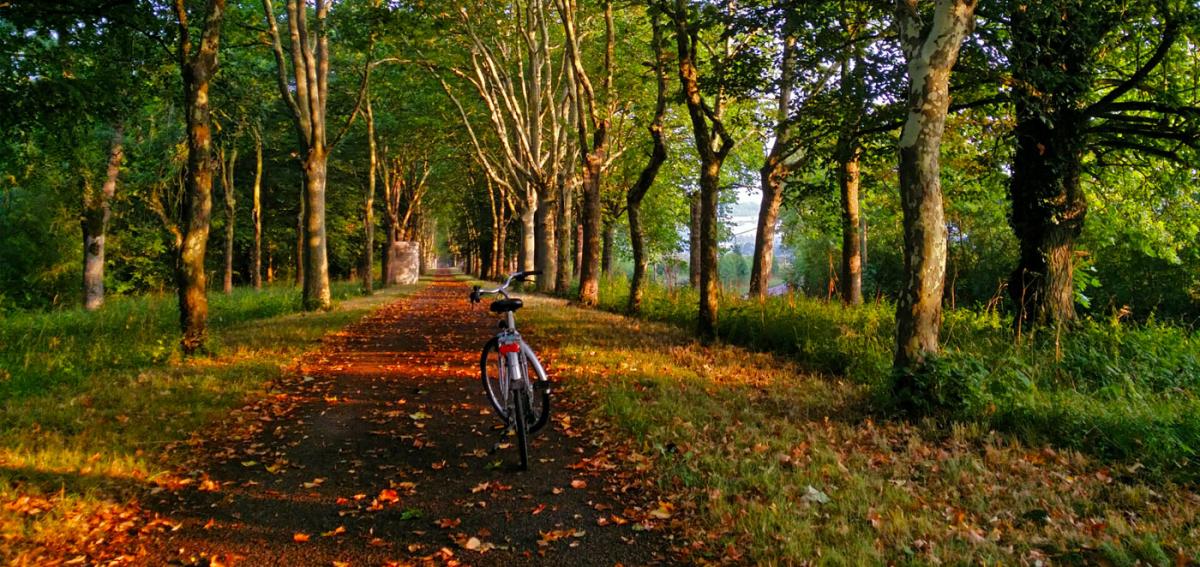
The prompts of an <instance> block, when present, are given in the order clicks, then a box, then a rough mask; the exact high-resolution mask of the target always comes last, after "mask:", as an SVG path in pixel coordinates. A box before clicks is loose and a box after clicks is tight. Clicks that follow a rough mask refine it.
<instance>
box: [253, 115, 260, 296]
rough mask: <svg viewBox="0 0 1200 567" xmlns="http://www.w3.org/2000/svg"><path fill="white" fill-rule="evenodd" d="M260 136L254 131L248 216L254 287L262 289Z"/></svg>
mask: <svg viewBox="0 0 1200 567" xmlns="http://www.w3.org/2000/svg"><path fill="white" fill-rule="evenodd" d="M262 170H263V148H262V136H261V135H260V134H259V133H258V132H257V130H256V131H255V133H254V208H253V210H251V211H250V216H251V218H252V220H253V222H254V258H253V263H254V273H253V274H252V277H253V279H254V289H262V285H263V278H262Z"/></svg>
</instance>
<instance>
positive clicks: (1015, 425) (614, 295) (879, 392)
mask: <svg viewBox="0 0 1200 567" xmlns="http://www.w3.org/2000/svg"><path fill="white" fill-rule="evenodd" d="M600 296H601V307H602V308H604V309H607V310H610V311H615V312H622V311H624V310H625V305H626V301H627V297H628V283H627V282H626V281H624V280H623V279H614V280H608V281H605V282H603V283H602V288H601V294H600ZM697 299H698V298H697V296H696V292H695V291H693V290H691V289H687V288H684V289H673V290H669V289H665V288H662V287H659V286H653V285H652V286H649V287H647V289H646V293H645V296H644V300H643V307H642V312H641V316H642V317H644V318H646V319H650V320H655V321H664V322H670V323H673V324H675V325H678V326H680V327H684V328H688V329H691V328H693V327H694V326H695V322H696V305H697ZM894 309H895V308H894V306H893V305H891V304H889V303H887V302H881V303H876V304H868V305H863V306H861V307H856V308H846V307H843V306H842V305H840V304H838V303H836V302H825V301H822V300H819V299H814V298H810V297H806V296H800V295H788V296H783V297H775V298H770V299H767V300H765V301H762V302H759V301H756V300H755V301H751V300H745V299H740V298H733V297H729V296H728V295H727V296H725V297H723V298H722V300H721V310H720V312H719V315H718V325H717V328H718V335H719V337H720V338H721V340H723V341H725V342H728V343H731V344H737V345H741V346H745V347H748V348H751V349H754V350H759V351H764V352H773V353H777V354H782V355H786V356H789V357H791V358H792V359H794V360H796V361H797V362H798V363H799V364H801V365H802V366H803V367H805V368H806V369H809V370H812V371H816V372H821V373H827V374H831V375H834V376H839V377H840V376H844V377H846V378H848V379H850V380H852V381H854V382H856V383H859V384H863V385H865V386H867V387H868V388H869V389H870V390H871V391H872V393H873V395H872V398H873V401H874V404H873V405H874V407H875V408H876V409H877V410H878V411H882V412H885V413H886V412H892V411H895V410H896V409H897V408H899V407H903V408H905V409H907V410H908V411H910V412H911V413H914V414H916V415H931V416H935V417H938V418H941V419H950V420H956V421H960V422H979V423H982V424H985V425H987V426H990V427H994V428H997V429H999V430H1002V431H1006V432H1010V433H1013V434H1015V435H1017V436H1018V437H1020V438H1022V439H1025V440H1027V441H1032V442H1039V443H1040V442H1045V443H1051V444H1053V445H1056V446H1059V447H1069V448H1072V449H1078V450H1081V451H1086V452H1089V453H1092V454H1095V455H1098V456H1101V457H1104V458H1107V459H1112V460H1116V461H1122V462H1125V463H1127V464H1135V463H1136V464H1137V466H1139V467H1144V468H1145V469H1146V470H1147V471H1148V472H1151V473H1153V474H1156V475H1157V474H1161V475H1168V476H1171V477H1174V478H1178V479H1183V480H1197V479H1200V455H1198V454H1197V452H1198V451H1200V337H1197V336H1196V335H1195V334H1194V333H1189V332H1188V331H1186V330H1184V329H1181V328H1179V327H1174V326H1170V325H1166V324H1161V323H1157V322H1154V321H1150V322H1147V323H1144V324H1136V325H1135V324H1123V323H1121V322H1119V321H1117V320H1115V319H1114V320H1111V321H1085V322H1082V323H1080V324H1079V325H1078V326H1076V327H1075V328H1072V329H1070V330H1069V331H1064V332H1061V333H1056V332H1054V331H1053V330H1047V331H1041V332H1038V333H1034V334H1029V333H1026V334H1025V335H1024V336H1023V337H1021V338H1020V340H1017V339H1016V338H1015V337H1014V336H1013V333H1012V332H1011V330H1010V328H1009V327H1008V324H1007V321H1004V320H1002V319H1001V317H1000V316H999V315H997V314H995V313H979V312H975V311H970V310H965V309H959V310H951V311H947V312H946V315H945V325H944V328H943V333H942V338H943V344H944V352H943V353H942V355H941V356H940V357H939V358H937V359H936V360H934V361H933V362H932V363H931V364H930V365H928V366H927V367H926V368H925V370H924V372H922V373H921V374H919V375H917V376H912V377H906V380H905V381H904V382H897V381H896V378H893V377H892V375H891V361H892V355H893V349H894V333H895V317H894Z"/></svg>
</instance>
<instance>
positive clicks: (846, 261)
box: [838, 142, 863, 305]
mask: <svg viewBox="0 0 1200 567" xmlns="http://www.w3.org/2000/svg"><path fill="white" fill-rule="evenodd" d="M850 144H851V147H847V148H844V150H843V151H840V152H839V153H838V162H839V164H838V166H839V167H838V182H839V184H840V185H841V188H842V290H841V291H842V303H845V304H846V305H862V302H863V296H862V252H861V248H860V244H861V240H860V238H859V233H858V228H859V198H858V188H859V167H858V160H859V156H860V155H861V151H860V149H859V148H858V146H857V144H854V143H853V142H850Z"/></svg>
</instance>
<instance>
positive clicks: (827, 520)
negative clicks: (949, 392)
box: [522, 292, 1200, 565]
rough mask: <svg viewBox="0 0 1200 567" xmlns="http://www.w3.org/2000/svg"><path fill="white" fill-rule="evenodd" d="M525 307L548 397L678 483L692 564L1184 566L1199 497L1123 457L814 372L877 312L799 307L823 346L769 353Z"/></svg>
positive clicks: (596, 315)
mask: <svg viewBox="0 0 1200 567" xmlns="http://www.w3.org/2000/svg"><path fill="white" fill-rule="evenodd" d="M655 293H659V292H655ZM609 297H610V298H611V297H612V296H611V295H609ZM676 297H677V298H678V297H682V295H677V296H676ZM527 305H528V307H527V308H526V309H525V310H523V311H522V317H523V319H522V322H523V324H524V325H525V327H524V328H525V331H526V333H527V334H529V335H531V340H533V341H535V342H536V343H537V344H539V345H548V344H554V345H555V346H556V347H557V348H556V350H555V352H554V353H553V356H551V357H549V358H552V360H553V362H552V366H553V368H554V369H555V371H556V374H557V378H556V379H558V380H561V381H562V383H563V391H564V394H563V395H564V396H569V397H574V398H580V399H587V400H591V401H592V402H593V403H592V404H591V405H592V406H593V408H594V409H593V415H592V416H591V417H592V418H593V421H594V422H598V423H603V424H608V426H609V427H610V428H611V429H612V430H613V433H614V434H615V435H617V436H619V437H624V438H632V439H633V440H634V450H636V451H638V452H641V453H644V454H647V455H649V456H651V457H653V458H654V462H655V465H656V466H655V469H654V470H655V471H656V472H657V475H658V476H659V478H660V481H661V483H662V485H663V488H664V489H665V492H666V493H668V494H671V493H677V492H682V494H683V495H684V498H683V502H686V503H687V505H686V506H685V508H690V509H691V510H692V511H693V513H694V514H695V517H696V518H698V519H699V523H698V526H697V527H696V528H695V529H694V532H695V533H690V534H688V536H687V538H686V539H687V540H688V541H715V542H716V543H715V544H713V545H709V546H708V547H707V548H706V549H705V551H704V552H702V553H703V554H704V555H706V556H707V559H719V556H725V558H726V559H731V560H732V559H736V561H737V562H738V563H742V564H767V565H775V564H778V565H787V564H801V563H808V562H811V563H814V564H827V565H873V564H902V565H919V564H950V565H961V564H1019V563H1024V564H1033V563H1035V562H1037V561H1043V562H1053V563H1059V564H1068V565H1071V564H1078V565H1082V564H1116V565H1133V564H1136V563H1137V562H1139V561H1140V562H1141V563H1142V564H1152V565H1167V564H1172V563H1175V562H1177V561H1180V562H1187V561H1197V560H1200V555H1197V550H1198V549H1200V506H1198V505H1197V503H1198V502H1200V496H1197V495H1196V494H1195V493H1193V492H1191V491H1190V490H1189V489H1187V488H1184V487H1180V486H1178V485H1175V484H1172V482H1171V481H1170V480H1166V481H1161V480H1154V481H1149V483H1147V482H1148V481H1146V480H1145V479H1143V478H1142V477H1141V476H1140V472H1141V471H1139V470H1137V469H1136V468H1135V467H1131V466H1125V465H1121V466H1114V465H1109V464H1105V463H1104V462H1103V461H1102V460H1097V459H1096V458H1094V457H1091V456H1089V455H1087V454H1085V453H1081V452H1077V451H1073V450H1062V449H1058V450H1056V449H1051V448H1049V447H1046V446H1042V445H1039V444H1031V443H1026V442H1023V441H1020V440H1017V439H1014V438H1013V437H1012V436H1009V435H1003V434H999V433H995V432H993V431H992V430H991V428H990V426H989V424H988V423H987V422H965V423H959V424H953V425H950V424H947V422H945V421H940V420H925V421H919V422H916V423H912V422H907V421H903V420H891V419H881V418H880V416H879V414H878V413H877V411H876V410H875V407H874V405H875V403H876V398H875V396H876V392H875V387H874V386H873V385H872V383H870V382H869V381H860V380H857V379H855V380H850V379H846V378H844V377H841V376H836V375H832V374H829V373H828V372H822V371H832V370H836V369H839V368H841V369H849V371H851V372H854V371H860V372H861V371H863V370H861V369H863V368H868V369H869V368H871V367H872V363H871V362H870V361H867V362H865V363H862V362H859V361H855V360H853V359H852V358H853V357H852V356H851V355H838V354H837V353H839V352H841V350H839V348H841V349H848V348H849V347H848V346H847V345H850V346H853V345H867V347H862V348H869V347H870V345H872V344H875V343H873V342H872V341H873V340H875V339H872V338H870V337H862V336H855V335H850V333H849V330H846V331H843V332H840V333H839V332H836V331H835V330H836V328H837V325H860V324H863V325H869V324H876V325H878V327H877V328H878V329H886V328H887V327H888V326H889V325H890V323H888V322H887V320H886V319H887V318H886V317H883V316H882V315H881V314H880V312H877V311H875V310H873V309H872V310H868V311H867V313H865V314H850V313H846V314H837V313H835V312H834V310H840V308H838V307H836V306H833V307H831V306H825V305H815V304H814V305H812V306H811V308H808V307H807V306H806V307H805V312H806V315H805V319H804V323H803V324H804V325H820V326H822V328H819V329H815V330H814V331H813V332H816V333H825V335H822V336H825V337H828V338H829V341H830V343H831V344H826V343H825V342H822V341H816V340H813V341H808V342H803V341H801V342H800V344H799V346H796V347H794V348H796V350H795V351H790V352H789V355H788V356H780V355H777V354H770V353H756V352H753V351H751V350H747V349H744V348H741V347H735V346H730V345H728V344H718V345H713V346H703V345H700V344H698V343H697V342H695V341H694V340H693V339H692V338H691V337H690V332H689V330H688V329H687V328H684V327H686V325H683V326H681V325H668V324H663V323H656V322H648V321H645V320H638V319H629V318H624V317H619V316H616V315H613V314H608V313H603V312H597V311H589V310H583V309H574V308H565V307H563V306H562V305H561V303H560V302H558V301H557V300H552V299H539V298H531V299H527ZM672 305H673V302H671V303H667V302H663V303H661V304H651V305H648V307H651V306H652V307H651V310H650V311H649V313H652V314H653V313H658V314H660V315H661V314H667V313H674V312H677V311H675V309H676V308H675V307H673V306H672ZM680 311H681V310H680ZM724 313H725V314H728V310H727V311H725V312H724ZM823 314H824V315H823ZM760 316H761V315H760ZM826 317H830V318H833V317H839V318H836V319H833V320H828V319H826ZM860 318H861V319H860ZM767 321H768V322H770V321H771V320H770V319H768V320H767ZM856 329H857V328H856ZM804 330H805V328H804V327H792V328H790V329H785V330H778V329H775V330H774V331H775V332H777V333H779V335H780V336H787V333H789V332H791V333H796V334H802V331H804ZM847 335H849V336H847ZM839 340H840V341H841V342H839ZM837 345H841V347H838V346H837ZM804 349H807V350H804ZM803 352H812V353H824V354H823V356H825V357H826V358H825V359H824V360H826V361H828V362H826V363H825V364H829V365H830V366H827V367H824V368H821V369H820V370H822V371H817V370H813V369H812V368H807V366H809V365H808V363H807V361H806V360H804V359H802V358H801V357H799V356H798V355H797V353H803ZM851 354H852V353H851ZM855 369H860V370H855ZM880 379H882V378H880ZM821 495H823V496H824V497H827V499H828V500H827V501H824V502H823V500H825V498H822V496H821ZM739 554H740V555H741V556H740V557H739Z"/></svg>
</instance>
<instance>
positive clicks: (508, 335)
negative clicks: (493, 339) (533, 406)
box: [479, 276, 546, 401]
mask: <svg viewBox="0 0 1200 567" xmlns="http://www.w3.org/2000/svg"><path fill="white" fill-rule="evenodd" d="M512 281H513V276H508V279H507V280H504V285H501V286H500V287H497V288H496V289H481V290H479V293H480V294H484V293H487V294H493V293H498V294H500V295H502V296H504V299H511V297H510V296H509V295H508V286H510V285H512ZM504 316H505V322H506V323H507V325H506V328H505V330H504V331H501V332H500V334H499V335H498V339H499V340H498V342H499V343H500V344H499V345H498V346H499V347H503V346H504V345H506V344H512V343H514V342H515V343H517V344H518V345H519V346H520V349H521V353H522V354H524V355H525V360H526V361H528V362H529V364H530V365H532V366H533V371H534V372H535V373H536V374H537V377H538V379H539V380H545V379H546V369H545V368H543V367H542V362H541V361H540V360H538V357H537V355H535V354H533V349H532V348H530V347H529V344H527V343H526V342H525V339H523V338H521V333H519V332H517V317H516V315H515V313H514V312H513V311H509V312H507V313H505V314H504ZM505 359H506V360H507V361H508V368H509V372H510V373H511V375H509V376H506V378H507V379H508V389H509V390H510V391H511V390H516V389H517V388H521V387H524V388H526V389H528V390H529V393H530V394H531V395H532V394H533V386H532V385H531V384H530V383H529V381H528V380H526V376H525V367H524V366H523V365H522V364H521V359H520V357H518V356H517V353H515V352H509V353H505ZM506 401H507V400H506Z"/></svg>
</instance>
